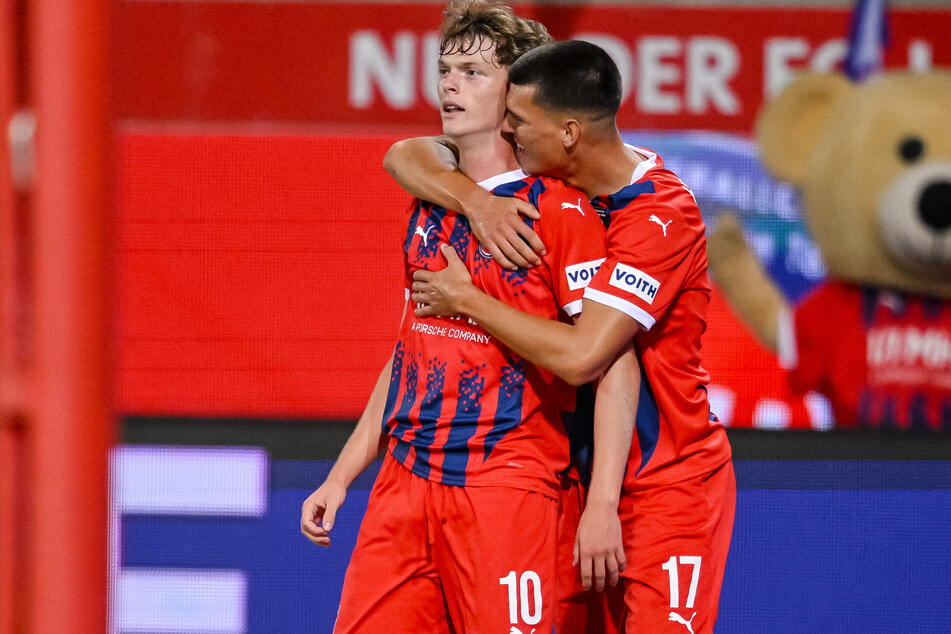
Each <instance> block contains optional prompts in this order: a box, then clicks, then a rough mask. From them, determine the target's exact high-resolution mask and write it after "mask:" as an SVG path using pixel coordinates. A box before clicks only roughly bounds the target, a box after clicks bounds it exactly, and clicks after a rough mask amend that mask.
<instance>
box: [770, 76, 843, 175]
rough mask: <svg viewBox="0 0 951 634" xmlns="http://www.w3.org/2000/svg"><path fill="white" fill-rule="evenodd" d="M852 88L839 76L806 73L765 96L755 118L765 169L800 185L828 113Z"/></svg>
mask: <svg viewBox="0 0 951 634" xmlns="http://www.w3.org/2000/svg"><path fill="white" fill-rule="evenodd" d="M852 90H853V87H852V84H851V82H849V80H848V79H846V78H845V77H843V76H842V75H833V74H825V73H806V74H802V75H800V76H799V77H797V78H796V79H794V80H793V81H792V82H791V83H790V84H789V85H788V86H786V88H784V89H783V90H782V92H780V93H779V94H778V95H776V96H774V97H772V98H771V99H769V100H768V101H767V102H766V104H765V106H764V107H763V109H762V110H761V111H760V114H759V116H758V117H757V120H756V142H757V144H758V145H759V148H760V158H761V159H762V161H763V164H764V165H766V168H767V169H768V170H769V171H770V172H771V173H772V174H773V175H774V176H776V177H777V178H780V179H782V180H784V181H787V182H790V183H792V184H794V185H801V184H802V183H803V181H804V180H805V176H806V171H807V169H808V167H809V159H810V157H811V156H812V151H813V149H815V147H816V143H817V141H818V140H819V138H820V135H821V134H822V133H823V131H824V130H825V127H826V124H827V123H828V120H829V115H830V114H831V113H832V111H833V110H834V108H835V105H836V104H837V103H839V102H840V100H841V99H843V98H845V96H846V95H848V94H849V92H851V91H852Z"/></svg>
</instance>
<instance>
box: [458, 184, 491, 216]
mask: <svg viewBox="0 0 951 634" xmlns="http://www.w3.org/2000/svg"><path fill="white" fill-rule="evenodd" d="M458 193H459V195H458V196H456V200H457V201H458V203H459V211H460V212H462V215H464V216H465V217H466V218H468V219H469V220H470V221H471V220H472V219H473V214H475V215H478V214H479V211H480V210H482V209H484V208H485V207H486V205H488V204H490V203H491V199H492V194H490V193H489V192H488V191H486V190H485V189H483V188H482V187H480V186H479V185H478V184H477V183H474V182H472V181H470V180H468V179H466V186H465V187H464V188H462V190H461V191H460V192H458Z"/></svg>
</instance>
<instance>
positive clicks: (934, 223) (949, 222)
mask: <svg viewBox="0 0 951 634" xmlns="http://www.w3.org/2000/svg"><path fill="white" fill-rule="evenodd" d="M918 213H919V214H920V215H921V219H922V220H924V222H925V224H927V225H928V226H929V227H931V228H932V229H933V230H934V231H935V232H937V233H941V232H942V231H945V230H946V229H947V228H948V227H951V182H948V181H942V182H937V183H931V184H930V185H928V186H927V187H925V189H924V191H923V192H921V198H919V199H918Z"/></svg>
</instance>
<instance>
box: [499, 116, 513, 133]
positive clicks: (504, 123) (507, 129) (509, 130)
mask: <svg viewBox="0 0 951 634" xmlns="http://www.w3.org/2000/svg"><path fill="white" fill-rule="evenodd" d="M502 134H515V128H513V127H512V126H511V125H509V118H508V116H505V117H502Z"/></svg>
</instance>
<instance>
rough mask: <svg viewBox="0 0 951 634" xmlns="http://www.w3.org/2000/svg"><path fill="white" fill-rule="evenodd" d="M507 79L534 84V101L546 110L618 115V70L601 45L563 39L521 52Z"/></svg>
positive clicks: (526, 84) (619, 74)
mask: <svg viewBox="0 0 951 634" xmlns="http://www.w3.org/2000/svg"><path fill="white" fill-rule="evenodd" d="M509 83H510V84H513V85H516V86H535V87H536V92H535V103H536V104H537V105H539V106H541V107H542V108H544V109H546V110H554V111H558V112H584V113H586V114H588V115H589V116H593V117H595V118H603V117H610V118H612V119H613V118H614V117H616V116H617V111H618V109H619V108H620V107H621V73H620V72H619V71H618V68H617V65H616V64H615V63H614V60H612V59H611V56H610V55H608V54H607V52H605V50H604V49H603V48H601V47H600V46H596V45H594V44H591V43H590V42H584V41H582V40H566V41H563V42H553V43H552V44H546V45H544V46H540V47H538V48H536V49H534V50H531V51H529V52H527V53H525V54H524V55H522V56H521V57H520V58H518V60H517V61H516V62H515V63H514V64H512V67H511V68H510V69H509Z"/></svg>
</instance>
